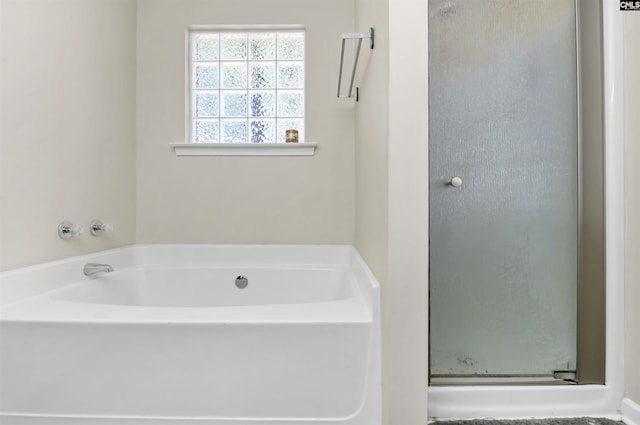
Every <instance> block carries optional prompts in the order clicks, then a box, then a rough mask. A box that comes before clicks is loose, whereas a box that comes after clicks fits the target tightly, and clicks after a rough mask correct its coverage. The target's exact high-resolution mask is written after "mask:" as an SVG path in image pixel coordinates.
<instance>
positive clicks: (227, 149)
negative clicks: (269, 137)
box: [171, 143, 317, 156]
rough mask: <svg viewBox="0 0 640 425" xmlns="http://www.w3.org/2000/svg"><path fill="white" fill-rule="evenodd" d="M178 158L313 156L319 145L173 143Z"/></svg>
mask: <svg viewBox="0 0 640 425" xmlns="http://www.w3.org/2000/svg"><path fill="white" fill-rule="evenodd" d="M171 146H173V149H174V150H175V152H176V155H177V156H311V155H313V154H314V152H315V150H316V146H317V143H172V144H171Z"/></svg>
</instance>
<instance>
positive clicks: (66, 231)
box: [58, 220, 84, 240]
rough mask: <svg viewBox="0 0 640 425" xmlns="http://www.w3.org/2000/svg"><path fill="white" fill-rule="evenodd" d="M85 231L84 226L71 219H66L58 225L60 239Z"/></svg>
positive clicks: (69, 237)
mask: <svg viewBox="0 0 640 425" xmlns="http://www.w3.org/2000/svg"><path fill="white" fill-rule="evenodd" d="M83 233H84V227H82V226H81V225H79V224H73V223H72V222H70V221H69V220H65V221H63V222H62V223H60V224H59V225H58V236H60V239H64V240H68V239H71V238H72V237H74V236H80V235H81V234H83Z"/></svg>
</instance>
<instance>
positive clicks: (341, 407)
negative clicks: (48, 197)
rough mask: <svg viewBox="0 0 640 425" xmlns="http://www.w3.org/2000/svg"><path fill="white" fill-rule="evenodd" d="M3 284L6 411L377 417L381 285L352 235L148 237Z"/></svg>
mask: <svg viewBox="0 0 640 425" xmlns="http://www.w3.org/2000/svg"><path fill="white" fill-rule="evenodd" d="M89 262H96V263H106V264H110V265H111V266H113V268H114V271H113V272H111V273H101V274H97V275H95V276H92V277H86V276H84V274H83V272H82V270H83V266H84V264H86V263H89ZM239 276H246V278H247V280H248V285H247V287H246V288H244V289H239V288H238V287H237V286H236V284H235V283H236V278H238V277H239ZM0 290H1V292H0V296H1V298H0V300H1V307H0V308H1V309H0V423H2V424H3V425H13V424H36V423H37V424H56V425H58V424H89V425H91V424H118V425H121V424H142V423H144V424H151V423H154V424H155V423H159V424H192V423H197V424H201V423H206V424H262V423H265V424H266V423H268V424H276V423H277V424H307V423H311V422H313V423H314V424H329V423H331V424H363V425H364V424H366V425H376V424H379V423H380V309H379V287H378V284H377V283H376V281H375V279H374V278H373V276H372V274H371V273H370V271H369V270H368V268H367V266H366V265H365V264H364V262H363V261H362V259H361V258H360V256H359V255H358V254H357V252H356V251H355V249H353V248H352V247H347V246H234V245H230V246H220V245H147V246H142V245H137V246H132V247H127V248H122V249H117V250H111V251H105V252H102V253H98V254H95V255H88V256H83V257H76V258H71V259H68V260H64V261H59V262H54V263H48V264H44V265H39V266H34V267H28V268H24V269H19V270H13V271H9V272H4V273H2V274H0Z"/></svg>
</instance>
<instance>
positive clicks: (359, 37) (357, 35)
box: [338, 28, 374, 101]
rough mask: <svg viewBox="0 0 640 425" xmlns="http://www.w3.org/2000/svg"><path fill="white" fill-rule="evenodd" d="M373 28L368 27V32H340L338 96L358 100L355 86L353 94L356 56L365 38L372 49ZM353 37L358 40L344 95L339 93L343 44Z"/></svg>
mask: <svg viewBox="0 0 640 425" xmlns="http://www.w3.org/2000/svg"><path fill="white" fill-rule="evenodd" d="M373 35H374V31H373V28H369V32H352V33H344V34H342V47H341V49H340V70H339V73H338V98H352V97H355V98H356V101H357V100H358V88H357V87H356V95H355V96H354V95H353V82H354V80H355V78H356V69H357V68H358V58H359V57H360V47H361V46H362V40H363V39H365V38H368V39H370V40H369V46H370V48H371V49H373ZM351 39H355V40H358V42H357V45H356V55H355V58H354V59H353V70H352V71H351V82H350V83H349V92H348V94H347V95H346V96H344V95H341V94H340V89H341V86H342V68H343V65H344V46H345V44H346V41H347V40H351Z"/></svg>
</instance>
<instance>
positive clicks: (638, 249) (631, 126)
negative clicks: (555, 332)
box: [624, 12, 640, 403]
mask: <svg viewBox="0 0 640 425" xmlns="http://www.w3.org/2000/svg"><path fill="white" fill-rule="evenodd" d="M624 26H625V32H624V37H625V49H624V55H625V70H624V71H625V82H624V84H625V111H626V113H625V121H626V131H625V139H626V168H625V172H626V232H625V233H626V236H625V238H626V240H625V242H626V252H625V254H626V266H625V267H626V270H625V275H626V276H625V282H626V284H625V396H626V397H628V398H630V399H631V400H633V401H634V402H636V403H640V220H639V218H640V190H638V187H637V186H636V185H637V183H638V182H640V167H639V164H640V120H639V119H638V118H639V117H640V45H639V44H638V43H639V41H640V13H633V12H627V13H626V14H625V21H624Z"/></svg>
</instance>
